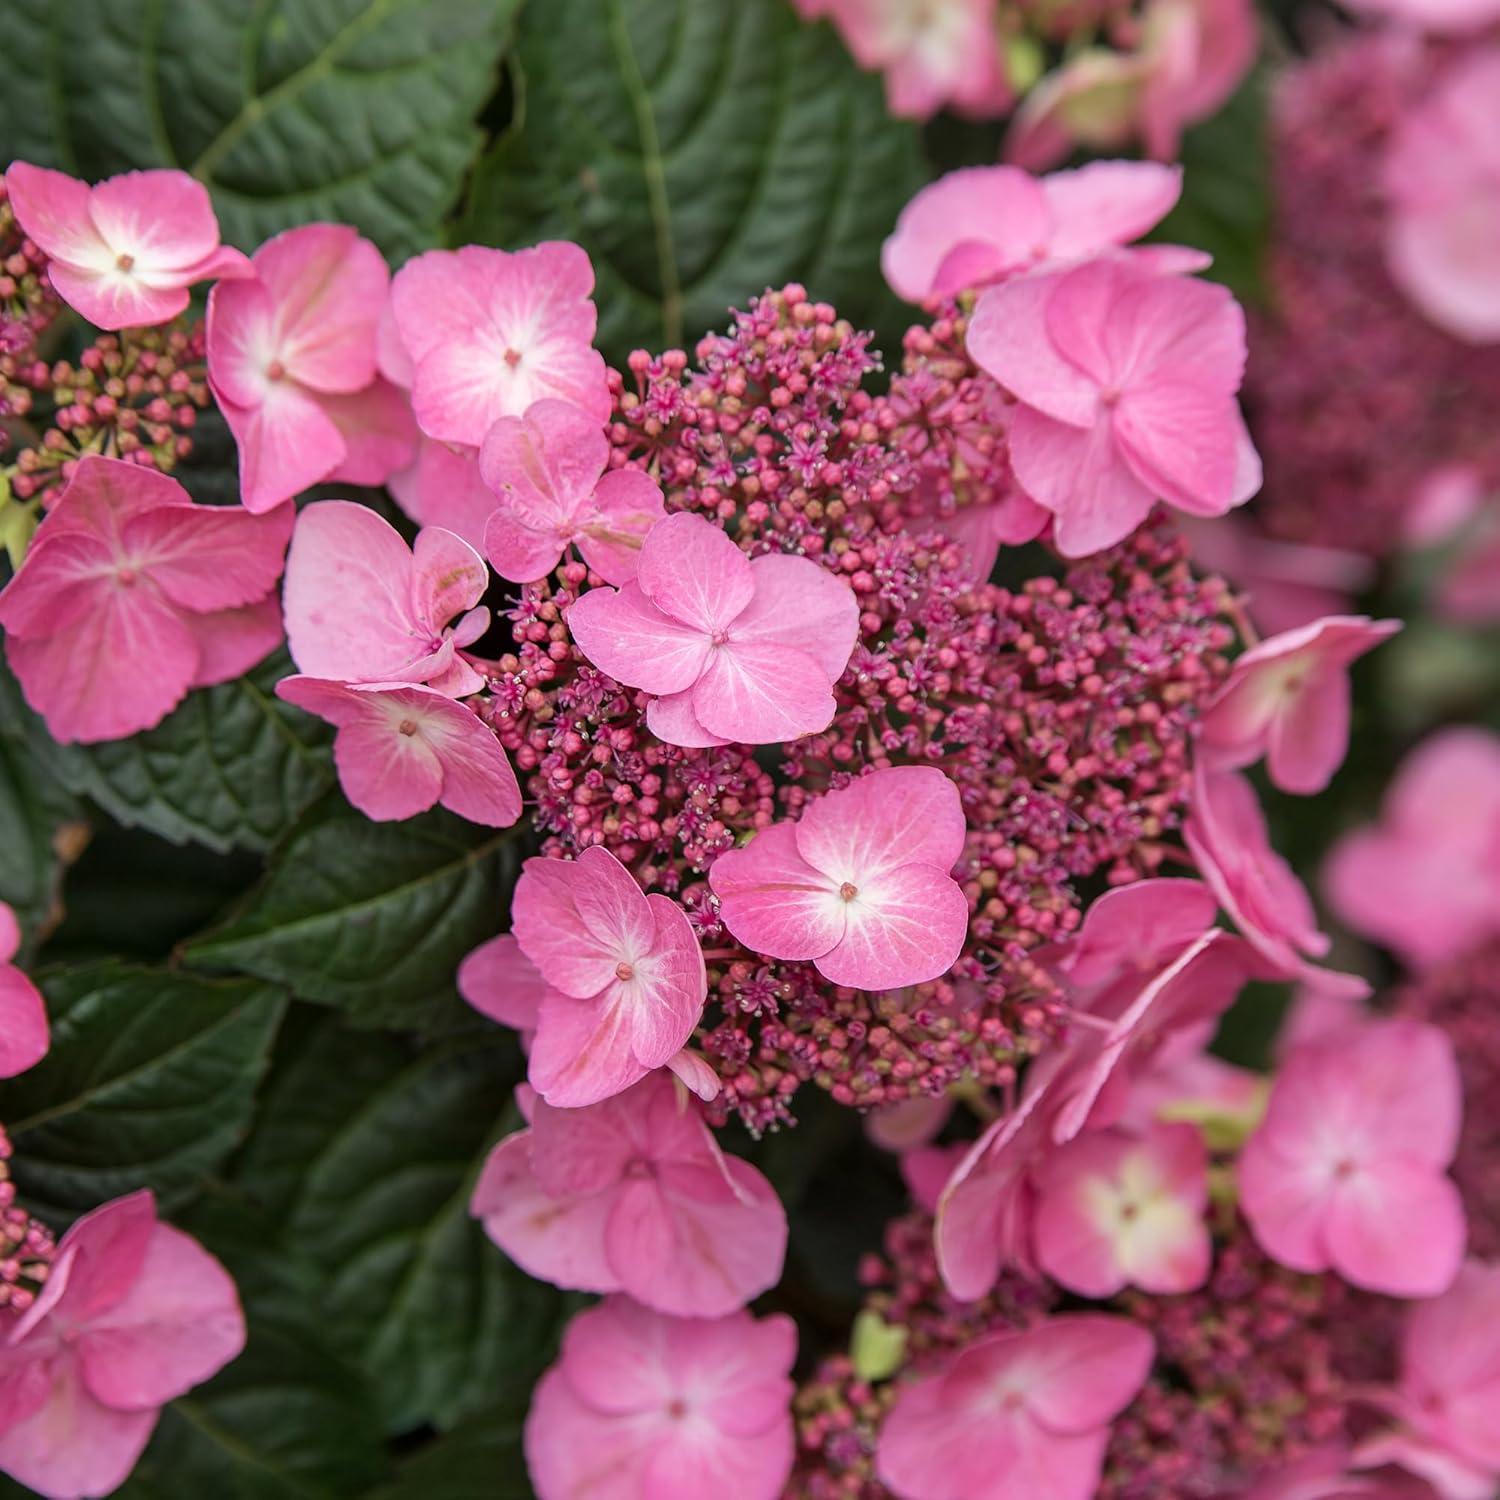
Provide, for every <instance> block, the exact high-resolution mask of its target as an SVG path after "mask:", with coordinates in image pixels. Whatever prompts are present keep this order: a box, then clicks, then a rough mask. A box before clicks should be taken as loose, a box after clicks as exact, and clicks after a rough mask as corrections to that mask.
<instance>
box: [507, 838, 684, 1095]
mask: <svg viewBox="0 0 1500 1500" xmlns="http://www.w3.org/2000/svg"><path fill="white" fill-rule="evenodd" d="M511 926H512V929H513V930H514V933H515V937H516V941H517V942H518V943H519V944H520V946H521V951H522V952H523V953H524V954H525V955H526V957H527V958H528V959H530V960H531V962H532V963H533V964H535V965H536V967H537V969H538V970H539V971H540V972H541V975H542V978H543V979H544V980H545V981H546V983H547V985H548V991H547V994H546V995H545V996H544V997H543V999H542V1004H541V1009H540V1011H539V1012H538V1015H537V1026H536V1036H535V1038H534V1040H533V1042H532V1048H531V1067H530V1075H529V1076H530V1078H531V1083H532V1086H533V1087H534V1088H535V1089H536V1090H537V1092H538V1093H539V1094H541V1096H542V1097H543V1099H545V1100H546V1101H547V1102H548V1103H549V1104H555V1105H558V1106H559V1107H562V1108H576V1107H579V1106H582V1105H585V1104H597V1103H599V1101H600V1100H602V1099H608V1098H609V1097H610V1096H611V1095H614V1094H618V1093H621V1092H623V1091H624V1090H625V1089H627V1088H629V1087H630V1085H631V1084H633V1083H635V1082H636V1081H637V1080H639V1079H641V1078H644V1077H645V1076H646V1074H647V1073H649V1072H650V1071H651V1070H652V1069H653V1068H660V1067H665V1066H666V1065H667V1064H668V1063H669V1061H670V1060H671V1059H672V1058H673V1057H674V1056H675V1055H676V1054H677V1053H678V1052H679V1051H680V1050H681V1049H682V1047H683V1046H684V1045H685V1044H686V1042H687V1040H688V1038H689V1037H690V1036H691V1035H692V1034H693V1028H694V1027H695V1026H696V1025H697V1024H698V1018H699V1016H701V1015H702V1013H703V1002H704V998H705V996H706V994H707V989H708V980H707V976H706V973H705V971H704V966H703V951H702V949H701V948H699V946H698V940H697V938H696V937H695V936H694V935H693V929H692V927H691V926H690V924H689V923H688V919H687V917H686V915H684V913H683V910H682V908H681V907H680V906H678V905H677V903H676V902H675V901H670V900H668V898H667V897H665V896H661V895H656V894H652V895H649V896H648V895H645V894H644V893H643V892H642V891H641V888H640V887H639V886H638V885H637V884H636V882H635V880H634V879H633V878H632V876H631V875H630V872H629V871H628V870H626V869H625V867H624V866H623V865H622V864H621V863H620V862H619V860H617V859H616V858H615V857H614V855H613V854H611V853H610V852H609V851H608V850H607V849H598V848H594V849H585V850H584V852H583V853H582V854H581V855H579V857H578V858H577V859H576V860H562V859H528V860H527V861H526V864H525V866H524V868H523V869H522V872H521V878H520V880H519V881H517V882H516V889H515V895H514V896H513V898H512V900H511Z"/></svg>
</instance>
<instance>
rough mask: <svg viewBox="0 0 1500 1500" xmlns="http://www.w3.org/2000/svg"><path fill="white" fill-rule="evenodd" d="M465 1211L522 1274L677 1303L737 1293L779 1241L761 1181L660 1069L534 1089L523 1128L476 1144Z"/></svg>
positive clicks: (768, 1263)
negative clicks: (608, 1089)
mask: <svg viewBox="0 0 1500 1500" xmlns="http://www.w3.org/2000/svg"><path fill="white" fill-rule="evenodd" d="M470 1212H471V1213H472V1214H473V1215H474V1216H475V1217H476V1218H478V1219H482V1220H483V1222H484V1228H485V1233H486V1234H488V1235H489V1237H490V1238H491V1239H492V1240H494V1242H495V1243H496V1244H497V1245H499V1246H500V1248H501V1249H502V1250H504V1251H505V1253H506V1254H507V1255H509V1256H510V1257H511V1259H512V1260H514V1261H515V1262H516V1263H517V1264H518V1265H519V1266H520V1267H521V1268H522V1269H523V1270H525V1271H527V1272H528V1273H529V1274H530V1275H532V1276H539V1277H541V1278H542V1279H543V1280H544V1281H550V1282H552V1283H553V1284H554V1285H556V1286H560V1287H566V1288H569V1289H572V1290H577V1291H585V1292H624V1293H626V1294H627V1295H628V1296H630V1297H633V1298H634V1299H635V1300H636V1301H637V1302H640V1303H641V1304H642V1305H643V1306H646V1307H650V1308H653V1309H654V1310H655V1311H657V1312H663V1313H672V1314H674V1315H676V1316H678V1317H705V1318H712V1317H720V1316H722V1315H723V1314H725V1313H731V1312H734V1311H735V1310H736V1309H737V1308H741V1307H743V1306H744V1305H745V1304H746V1303H747V1302H749V1301H750V1300H751V1299H752V1298H754V1297H758V1296H759V1295H760V1294H761V1293H762V1292H764V1291H766V1290H768V1289H769V1288H770V1287H772V1286H774V1285H775V1284H776V1282H777V1281H778V1280H780V1277H781V1267H782V1261H783V1259H784V1257H785V1254H786V1237H787V1224H786V1214H785V1212H784V1211H783V1210H782V1207H781V1203H780V1201H779V1200H778V1199H777V1197H776V1194H775V1192H774V1191H773V1190H772V1188H771V1185H770V1183H768V1182H767V1181H766V1179H765V1178H764V1177H763V1176H762V1175H761V1174H760V1173H759V1172H758V1171H756V1170H755V1168H754V1167H752V1166H751V1165H750V1164H749V1163H748V1162H746V1161H742V1160H741V1159H740V1158H739V1157H736V1156H726V1155H725V1154H724V1153H723V1152H722V1151H720V1149H719V1146H718V1142H717V1141H716V1140H715V1138H714V1135H713V1132H712V1131H710V1130H709V1128H708V1126H707V1125H706V1124H705V1123H704V1121H703V1117H702V1115H701V1114H700V1113H699V1111H698V1108H697V1106H696V1105H693V1104H691V1103H689V1102H688V1100H687V1098H686V1096H685V1094H683V1093H682V1091H681V1090H680V1089H679V1088H678V1086H677V1084H676V1083H675V1082H674V1081H673V1080H672V1079H671V1078H669V1077H667V1076H666V1074H664V1073H660V1072H657V1073H652V1074H649V1075H648V1076H647V1077H645V1078H643V1079H642V1080H641V1081H640V1082H639V1083H636V1084H633V1085H632V1086H631V1087H630V1088H628V1089H626V1090H625V1092H624V1093H622V1094H617V1095H615V1096H614V1097H613V1098H612V1099H606V1100H604V1101H603V1102H602V1103H599V1104H593V1105H589V1106H587V1107H586V1108H583V1109H554V1108H552V1107H551V1106H550V1105H549V1104H547V1102H546V1101H545V1100H542V1099H538V1100H536V1101H535V1102H534V1103H533V1105H532V1109H531V1117H530V1128H529V1129H525V1130H520V1131H517V1132H516V1133H515V1134H513V1135H509V1136H506V1138H505V1139H504V1140H502V1141H501V1142H500V1143H499V1145H497V1146H496V1147H495V1149H494V1150H493V1151H492V1152H491V1153H490V1157H489V1160H488V1161H487V1162H486V1163H485V1167H484V1171H483V1172H482V1173H481V1174H480V1178H479V1182H478V1184H477V1185H476V1187H475V1189H474V1195H473V1199H472V1201H471V1203H470Z"/></svg>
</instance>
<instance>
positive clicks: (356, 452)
mask: <svg viewBox="0 0 1500 1500" xmlns="http://www.w3.org/2000/svg"><path fill="white" fill-rule="evenodd" d="M318 404H319V405H320V406H321V407H322V408H323V413H324V415H325V416H326V417H327V418H328V419H329V421H331V422H332V423H333V425H334V426H335V427H337V428H338V430H339V436H340V437H342V438H343V440H344V449H345V453H344V459H343V461H342V462H341V463H340V464H339V465H338V467H337V468H335V469H334V470H333V472H332V473H330V474H329V476H328V477H329V479H330V480H332V481H333V482H334V483H341V484H362V485H377V484H384V483H385V482H386V481H387V480H388V479H389V478H390V477H391V476H392V475H393V474H395V473H397V472H399V471H400V470H401V469H404V468H405V467H406V465H407V464H409V463H411V461H412V458H413V456H414V455H415V453H416V450H417V437H418V433H417V424H416V422H415V420H414V419H413V417H412V414H411V407H410V406H409V405H408V404H407V400H406V396H405V394H404V393H403V392H402V391H401V389H400V388H399V387H398V386H394V385H392V384H391V383H390V381H388V380H380V379H376V380H373V381H371V382H370V384H369V385H367V386H366V387H365V388H364V389H363V390H362V391H354V392H352V393H350V394H349V395H331V394H330V395H320V396H319V397H318ZM434 520H435V521H440V518H439V517H434Z"/></svg>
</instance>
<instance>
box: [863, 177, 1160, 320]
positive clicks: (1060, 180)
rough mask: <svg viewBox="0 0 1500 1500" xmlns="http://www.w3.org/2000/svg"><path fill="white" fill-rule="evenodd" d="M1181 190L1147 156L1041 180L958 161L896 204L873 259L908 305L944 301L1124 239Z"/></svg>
mask: <svg viewBox="0 0 1500 1500" xmlns="http://www.w3.org/2000/svg"><path fill="white" fill-rule="evenodd" d="M1181 191H1182V171H1181V169H1180V168H1176V167H1164V166H1159V165H1157V164H1156V163H1154V162H1139V161H1096V162H1090V163H1089V164H1088V165H1087V166H1084V167H1080V168H1078V169H1077V170H1076V171H1071V172H1054V173H1052V175H1051V176H1049V177H1042V178H1035V177H1032V176H1031V175H1030V173H1027V172H1023V171H1022V170H1021V169H1020V168H1019V167H1003V166H1002V167H964V168H961V169H960V170H959V171H956V172H949V173H948V174H947V175H946V176H945V177H940V178H938V180H937V181H936V182H933V183H929V184H928V185H927V186H926V187H924V188H923V189H922V190H921V192H919V193H918V194H917V195H916V196H915V197H914V198H912V200H911V201H910V202H909V203H908V204H907V205H906V207H905V208H903V209H902V210H901V217H900V218H899V219H897V221H896V228H895V230H894V231H893V232H892V234H891V235H890V237H889V238H888V239H887V240H886V242H885V246H884V249H883V250H882V251H881V257H880V264H881V268H882V269H883V270H884V272H885V279H886V280H887V281H888V282H889V283H890V285H891V288H892V290H893V291H895V293H896V294H897V296H899V297H904V298H905V299H906V300H907V301H908V302H916V303H924V302H928V301H933V300H938V299H941V298H944V297H954V296H957V295H958V293H959V292H962V291H967V290H970V289H972V288H975V287H981V286H986V285H988V284H989V283H990V282H994V281H1003V280H1005V279H1006V278H1007V277H1010V276H1016V275H1020V274H1022V273H1023V272H1028V271H1034V270H1036V269H1038V268H1039V267H1041V266H1046V265H1051V264H1053V263H1055V262H1060V261H1061V262H1066V261H1075V260H1088V259H1090V258H1092V257H1093V256H1096V255H1099V254H1101V253H1102V252H1104V251H1106V250H1111V249H1113V248H1115V247H1116V246H1119V245H1125V244H1128V243H1129V242H1130V241H1131V240H1134V239H1138V238H1139V237H1140V236H1141V235H1143V234H1145V232H1146V231H1147V230H1148V229H1150V228H1151V227H1152V226H1153V225H1155V224H1156V223H1158V222H1159V221H1160V220H1161V219H1162V218H1163V216H1164V215H1165V214H1166V213H1167V211H1168V210H1169V209H1170V208H1171V207H1172V205H1173V204H1174V203H1176V201H1177V198H1178V195H1179V194H1180V193H1181Z"/></svg>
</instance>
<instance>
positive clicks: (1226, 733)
mask: <svg viewBox="0 0 1500 1500" xmlns="http://www.w3.org/2000/svg"><path fill="white" fill-rule="evenodd" d="M1400 629H1401V621H1399V620H1372V619H1370V618H1369V616H1368V615H1330V616H1329V617H1328V618H1327V619H1323V620H1317V621H1315V622H1314V623H1313V624H1311V625H1305V626H1303V627H1302V628H1301V629H1300V630H1289V631H1287V632H1286V633H1285V634H1284V635H1274V636H1272V637H1271V638H1270V639H1269V640H1264V641H1262V642H1261V643H1260V644H1259V645H1257V646H1252V647H1251V648H1250V649H1249V650H1248V651H1246V652H1245V653H1244V654H1243V655H1242V656H1240V657H1239V658H1238V659H1237V660H1236V661H1235V664H1234V668H1233V670H1232V671H1231V672H1230V674H1229V680H1228V681H1227V682H1226V683H1225V684H1224V686H1223V687H1222V688H1221V689H1220V690H1219V693H1218V695H1217V696H1216V697H1215V698H1214V700H1213V702H1212V703H1210V704H1209V706H1208V708H1207V710H1206V711H1205V713H1204V716H1203V723H1202V726H1201V729H1200V733H1199V743H1200V746H1201V753H1202V754H1203V756H1204V758H1205V759H1206V760H1207V762H1208V763H1209V764H1210V765H1212V766H1215V767H1227V768H1230V769H1234V768H1238V767H1240V766H1249V765H1253V764H1254V763H1255V762H1256V761H1258V760H1259V759H1260V758H1261V757H1262V756H1264V757H1265V758H1266V770H1267V772H1268V773H1269V774H1270V777H1271V780H1272V782H1273V783H1275V785H1276V786H1278V787H1280V788H1281V790H1282V791H1284V792H1295V793H1297V794H1298V795H1300V796H1310V795H1311V794H1312V793H1314V792H1321V791H1322V790H1323V788H1324V787H1326V786H1327V785H1328V783H1329V782H1330V781H1331V780H1332V779H1333V774H1334V772H1335V771H1337V770H1338V768H1339V767H1340V766H1341V765H1342V764H1343V761H1344V756H1345V755H1346V754H1347V753H1348V749H1349V667H1350V665H1351V664H1352V663H1353V662H1355V661H1357V660H1358V659H1359V658H1360V657H1361V656H1363V655H1364V654H1365V653H1366V652H1367V651H1373V650H1374V649H1375V647H1376V646H1378V645H1379V644H1380V643H1381V642H1382V641H1385V640H1389V639H1390V638H1391V636H1393V635H1395V634H1396V632H1397V631H1398V630H1400Z"/></svg>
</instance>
